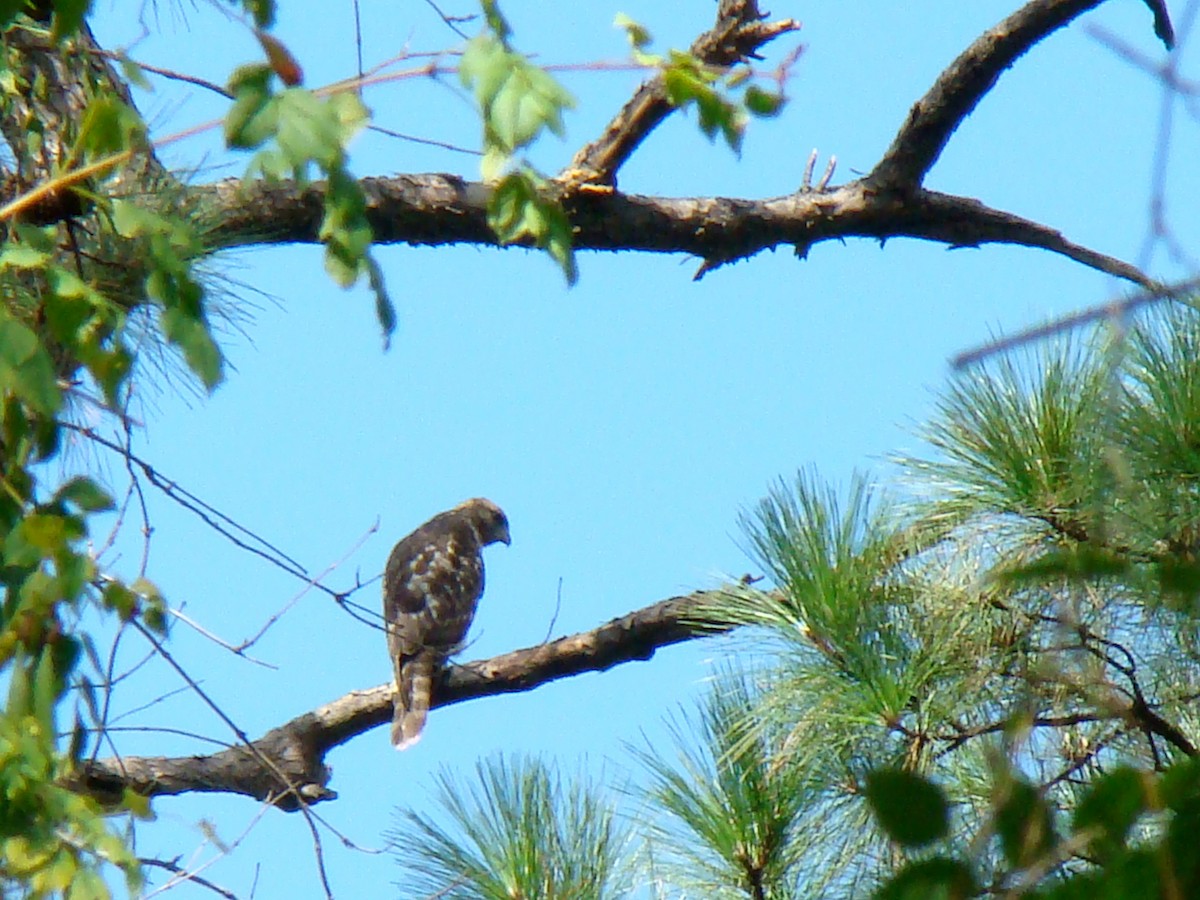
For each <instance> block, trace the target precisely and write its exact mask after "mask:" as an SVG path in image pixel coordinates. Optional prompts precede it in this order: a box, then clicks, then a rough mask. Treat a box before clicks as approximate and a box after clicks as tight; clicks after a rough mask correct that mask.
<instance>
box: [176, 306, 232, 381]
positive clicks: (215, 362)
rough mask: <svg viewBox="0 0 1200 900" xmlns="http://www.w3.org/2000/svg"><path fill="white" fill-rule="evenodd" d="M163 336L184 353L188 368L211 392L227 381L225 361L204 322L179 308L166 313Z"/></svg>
mask: <svg viewBox="0 0 1200 900" xmlns="http://www.w3.org/2000/svg"><path fill="white" fill-rule="evenodd" d="M161 321H162V328H163V334H165V335H166V336H167V339H168V340H169V341H171V343H173V344H176V345H177V346H178V347H179V349H180V350H182V351H183V358H184V359H185V360H186V361H187V364H188V368H189V369H191V370H192V371H193V372H195V373H196V375H197V376H198V377H199V378H200V381H201V382H203V384H204V386H205V387H206V388H208V389H209V390H210V391H211V390H212V389H213V388H215V387H216V386H217V385H218V384H220V383H221V381H222V380H223V379H224V378H225V372H224V368H225V360H224V357H222V355H221V350H220V348H219V347H218V346H217V343H216V341H214V340H213V336H212V333H211V332H210V331H209V330H208V326H207V324H206V323H205V322H204V321H203V319H202V318H198V317H197V316H195V315H193V314H191V313H190V312H186V311H184V310H182V309H180V308H178V307H173V308H169V309H165V310H163V313H162V319H161Z"/></svg>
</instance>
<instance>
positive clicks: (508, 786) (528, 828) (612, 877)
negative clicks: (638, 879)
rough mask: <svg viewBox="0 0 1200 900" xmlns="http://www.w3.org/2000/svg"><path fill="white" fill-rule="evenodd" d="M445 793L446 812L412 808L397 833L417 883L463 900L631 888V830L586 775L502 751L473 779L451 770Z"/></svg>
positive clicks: (588, 895)
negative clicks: (626, 878)
mask: <svg viewBox="0 0 1200 900" xmlns="http://www.w3.org/2000/svg"><path fill="white" fill-rule="evenodd" d="M436 793H437V797H436V805H437V806H438V807H440V815H437V816H434V815H426V814H424V813H418V812H414V811H408V812H405V813H404V814H402V815H401V817H400V821H399V822H398V824H397V827H396V829H395V831H394V832H393V833H392V835H391V836H390V841H391V842H392V843H393V845H394V846H396V847H398V848H400V849H402V851H403V852H400V853H398V855H397V858H398V860H399V862H400V863H401V864H402V865H403V866H404V867H405V868H406V869H408V874H409V875H410V876H411V878H412V882H411V883H412V884H413V885H414V888H415V889H416V890H420V891H424V892H425V893H426V894H428V895H429V896H436V897H446V898H457V900H536V898H550V897H555V898H563V900H604V898H608V897H614V898H615V897H620V896H623V893H622V892H621V891H620V890H619V880H620V876H621V867H620V864H621V861H622V858H623V856H624V853H625V849H626V847H625V844H626V840H625V832H624V829H623V828H622V826H621V824H620V823H619V822H618V821H617V819H616V815H615V808H614V804H613V803H612V802H611V801H609V800H606V799H605V798H604V797H602V796H601V795H600V794H599V792H598V791H597V790H596V789H595V788H593V787H592V786H591V785H590V783H589V782H588V781H586V780H585V779H573V780H572V779H566V780H564V779H563V778H562V777H561V776H560V775H559V774H558V772H557V771H556V770H555V769H554V768H553V767H551V766H550V765H548V764H546V763H544V762H541V761H539V760H536V759H508V758H504V757H497V758H492V759H488V760H484V761H482V762H480V763H479V764H478V766H477V767H476V771H475V778H474V779H473V780H472V781H471V782H470V783H464V782H463V781H462V780H461V779H459V778H457V777H456V776H454V775H453V774H452V773H450V772H448V771H444V772H443V773H442V774H441V776H440V777H439V779H438V784H437V792H436ZM418 896H420V894H419V895H418Z"/></svg>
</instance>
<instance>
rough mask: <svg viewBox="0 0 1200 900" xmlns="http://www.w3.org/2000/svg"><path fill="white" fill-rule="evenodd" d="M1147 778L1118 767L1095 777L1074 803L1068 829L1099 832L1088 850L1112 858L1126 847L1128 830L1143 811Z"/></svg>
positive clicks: (1137, 772)
mask: <svg viewBox="0 0 1200 900" xmlns="http://www.w3.org/2000/svg"><path fill="white" fill-rule="evenodd" d="M1147 777H1149V776H1147V775H1145V774H1143V773H1142V772H1139V771H1137V770H1136V769H1133V768H1131V767H1129V766H1121V767H1119V768H1117V769H1114V770H1113V771H1111V772H1108V773H1107V774H1105V775H1104V776H1102V777H1101V778H1099V779H1097V780H1096V782H1095V783H1094V784H1093V785H1092V786H1091V788H1090V789H1089V790H1088V792H1087V793H1086V794H1084V796H1083V798H1082V799H1081V800H1080V801H1079V805H1078V806H1076V808H1075V814H1074V816H1073V818H1072V822H1071V828H1072V830H1073V831H1076V832H1081V831H1090V830H1096V831H1098V834H1097V836H1096V837H1095V838H1094V839H1093V841H1092V843H1091V850H1092V853H1094V854H1095V855H1096V856H1097V857H1099V858H1100V859H1111V858H1112V857H1113V856H1115V855H1116V854H1117V853H1119V852H1120V851H1122V850H1124V849H1125V840H1126V838H1127V837H1128V836H1129V832H1130V830H1131V829H1132V828H1133V826H1134V824H1135V823H1136V822H1137V820H1138V817H1139V816H1141V814H1142V813H1143V812H1145V811H1146V783H1145V780H1146V778H1147Z"/></svg>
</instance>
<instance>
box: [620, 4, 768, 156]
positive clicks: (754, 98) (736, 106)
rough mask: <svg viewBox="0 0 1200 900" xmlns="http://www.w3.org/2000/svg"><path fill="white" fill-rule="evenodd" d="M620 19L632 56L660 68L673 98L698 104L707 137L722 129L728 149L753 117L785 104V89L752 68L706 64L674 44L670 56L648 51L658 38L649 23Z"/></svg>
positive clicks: (739, 145) (685, 105)
mask: <svg viewBox="0 0 1200 900" xmlns="http://www.w3.org/2000/svg"><path fill="white" fill-rule="evenodd" d="M616 25H617V27H618V28H622V29H624V30H625V34H626V37H628V38H629V44H630V46H631V47H632V48H633V58H634V60H635V61H637V62H638V63H639V64H640V65H643V66H647V67H649V68H653V69H658V70H659V71H660V73H661V75H662V80H663V87H664V88H665V89H666V92H667V97H668V99H669V100H670V101H671V103H672V104H674V105H675V106H678V107H680V108H689V107H693V106H694V107H695V108H696V112H697V116H698V119H699V125H700V131H701V132H703V134H704V136H705V137H707V138H708V139H709V140H713V139H715V138H716V136H717V134H718V133H719V134H720V135H721V137H722V138H723V139H724V140H725V143H726V144H727V145H728V146H729V149H731V150H733V151H734V152H740V151H741V149H742V138H743V137H744V136H745V133H746V124H747V122H748V121H749V119H750V117H756V118H769V117H771V116H776V115H778V114H779V112H780V110H782V109H783V103H784V98H783V95H782V94H781V93H779V92H773V91H768V90H766V89H764V88H763V87H762V86H760V85H758V84H755V83H753V82H752V81H750V76H751V74H752V73H751V72H750V70H749V69H748V68H745V67H738V68H735V69H726V68H717V67H714V66H708V65H705V64H704V62H703V61H701V60H699V59H697V58H696V57H695V56H694V55H693V54H691V53H685V52H683V51H680V50H671V51H670V52H669V53H667V55H666V56H660V55H657V54H653V53H648V52H646V48H647V47H648V46H650V44H651V42H652V41H653V40H654V38H653V36H652V35H651V34H650V32H649V31H648V30H646V28H645V27H643V26H642V25H639V24H638V23H637V22H635V21H634V20H633V19H631V18H629V16H627V15H625V14H623V13H622V14H620V15H618V16H617V19H616ZM739 92H740V98H739V97H738V93H739Z"/></svg>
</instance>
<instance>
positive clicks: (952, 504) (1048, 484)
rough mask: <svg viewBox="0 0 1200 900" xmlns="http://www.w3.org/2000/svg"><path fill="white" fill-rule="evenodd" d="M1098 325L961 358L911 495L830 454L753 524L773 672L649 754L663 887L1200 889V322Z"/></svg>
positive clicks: (724, 678)
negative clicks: (838, 480) (836, 473)
mask: <svg viewBox="0 0 1200 900" xmlns="http://www.w3.org/2000/svg"><path fill="white" fill-rule="evenodd" d="M1102 337H1103V338H1104V340H1105V341H1106V343H1105V344H1103V345H1101V346H1099V347H1098V348H1096V349H1088V348H1085V347H1083V346H1082V345H1081V343H1080V342H1079V341H1078V340H1063V341H1061V342H1059V343H1057V344H1050V345H1046V346H1042V347H1039V348H1036V349H1035V350H1033V351H1030V352H1029V353H1028V354H1027V356H1025V357H1024V358H1021V357H1005V358H1000V359H997V360H994V361H992V362H990V363H989V364H987V365H984V366H981V367H978V368H976V369H974V370H971V371H968V372H966V373H965V374H963V375H961V376H960V377H959V378H957V379H956V380H955V381H954V382H953V383H952V384H951V385H950V386H949V387H948V389H947V390H946V391H945V393H944V394H943V396H942V397H941V399H940V401H939V402H938V403H937V405H936V410H935V414H934V416H933V419H932V421H931V422H930V423H929V424H928V426H927V427H926V428H925V429H924V436H925V437H926V438H927V440H928V444H929V447H930V452H929V454H928V456H924V457H922V456H913V457H909V458H904V459H901V460H899V463H900V472H901V473H902V474H901V477H900V478H899V479H898V484H897V486H896V487H895V488H893V489H892V490H891V492H890V496H889V495H885V492H884V491H883V490H881V489H880V488H879V487H877V486H874V485H872V484H870V483H869V482H868V481H867V479H866V478H865V477H862V476H856V477H855V478H854V479H853V480H852V481H851V484H850V486H849V488H848V490H846V491H845V492H839V491H838V490H836V489H835V488H834V487H832V486H829V485H826V484H824V483H822V482H821V481H820V479H819V478H818V477H817V476H816V475H815V474H814V473H812V472H810V471H805V472H801V473H800V474H799V475H798V476H797V477H796V478H795V479H794V481H791V482H780V483H779V484H777V485H776V486H775V487H774V488H773V489H772V490H771V492H770V493H769V494H768V496H767V497H766V498H765V499H764V500H763V501H762V502H761V503H760V504H759V505H758V506H757V507H756V508H755V509H753V510H752V511H750V512H749V513H748V514H747V515H746V516H745V518H744V522H743V525H744V530H745V534H746V537H747V543H748V546H749V549H750V551H751V553H752V554H753V555H754V556H755V558H756V559H757V560H758V562H759V563H760V564H761V565H762V567H763V570H764V571H765V573H766V574H767V577H768V579H769V582H770V584H769V585H767V586H765V587H763V588H761V589H760V587H759V586H752V585H749V584H745V583H739V584H736V585H732V586H730V587H729V588H728V589H727V590H725V591H723V592H721V594H720V596H719V599H717V600H714V601H713V602H712V604H711V608H709V609H707V610H706V611H705V617H706V618H718V619H721V620H723V621H727V622H735V623H737V624H739V625H744V626H752V627H751V628H749V629H746V630H744V631H743V635H746V634H749V635H754V638H752V639H751V640H755V641H757V643H755V644H754V645H753V650H754V652H753V653H750V654H746V658H747V659H756V660H759V661H762V665H760V666H757V667H755V668H747V669H745V670H741V671H738V672H736V673H735V672H725V673H724V674H723V675H721V676H720V677H718V678H717V679H716V680H715V682H714V685H713V688H712V691H711V693H710V695H709V697H708V699H707V701H706V702H705V704H704V705H703V706H702V707H701V708H700V709H699V710H698V711H697V712H695V713H693V714H691V715H686V716H682V717H681V718H680V719H679V720H677V721H676V722H675V724H674V727H673V734H674V738H675V741H674V747H672V748H663V747H654V748H650V747H646V748H640V749H636V750H635V751H634V756H635V758H636V760H637V762H638V763H639V764H640V766H641V774H640V775H637V776H634V783H636V784H638V785H639V787H638V791H637V793H638V796H639V797H641V798H643V801H642V802H641V803H639V804H636V809H635V810H634V811H633V812H632V813H631V815H632V817H633V818H632V821H633V822H634V823H635V824H636V826H637V828H638V830H639V832H640V834H641V838H642V841H643V850H642V852H641V853H640V854H639V859H640V860H641V862H642V864H643V865H642V867H641V869H640V870H639V871H640V875H639V876H638V877H639V878H640V881H641V884H642V891H643V892H644V891H650V892H651V893H652V894H653V895H655V896H659V897H681V898H682V897H699V896H703V897H714V898H726V897H728V898H737V897H748V898H793V897H811V896H834V897H838V896H867V895H870V894H872V893H877V894H878V895H879V896H881V897H890V898H908V897H912V898H915V897H968V896H980V895H983V894H986V893H998V894H1000V895H1004V896H1014V897H1017V896H1039V897H1082V896H1088V897H1091V896H1106V897H1127V896H1134V895H1136V896H1146V897H1184V896H1192V895H1194V894H1195V893H1196V892H1197V890H1200V853H1197V851H1196V849H1195V848H1194V841H1192V840H1189V839H1187V838H1185V837H1184V835H1187V834H1192V833H1193V831H1192V829H1194V827H1195V825H1196V824H1197V822H1198V821H1200V820H1198V819H1197V817H1198V816H1200V812H1198V810H1200V762H1197V734H1198V731H1200V721H1198V718H1197V716H1196V713H1195V711H1194V698H1195V697H1197V696H1200V652H1198V648H1197V641H1196V628H1195V622H1196V619H1195V616H1196V605H1197V598H1198V596H1200V565H1198V563H1197V549H1198V546H1200V544H1198V541H1200V516H1198V515H1197V513H1198V512H1200V509H1198V507H1197V504H1198V503H1200V481H1198V479H1197V476H1198V475H1200V315H1198V314H1197V313H1196V312H1194V311H1193V310H1191V309H1190V308H1186V307H1180V308H1178V309H1176V310H1174V311H1170V312H1167V313H1160V314H1158V315H1156V316H1152V317H1148V318H1147V319H1146V320H1145V321H1143V322H1141V323H1139V324H1138V325H1137V327H1135V328H1132V329H1131V330H1130V331H1129V332H1128V333H1127V334H1126V333H1120V334H1117V335H1115V337H1113V336H1110V335H1108V334H1107V333H1105V334H1104V335H1102ZM741 640H743V641H745V640H748V638H746V637H745V636H743V637H742V638H741ZM502 774H503V773H502V772H499V771H490V777H493V778H494V777H498V776H500V775H502ZM509 774H510V775H511V774H512V773H509ZM490 783H491V784H492V787H491V788H490V791H491V792H492V793H498V794H500V795H501V796H503V791H502V790H501V788H500V786H499V785H498V784H496V783H495V782H494V781H493V782H490ZM519 783H520V781H519V780H518V781H516V782H513V784H519ZM469 796H470V797H475V798H476V799H483V800H486V799H487V798H486V797H483V798H480V797H479V795H477V794H470V795H469ZM457 802H458V803H459V804H460V805H459V807H457V808H458V810H459V812H458V814H457V815H456V816H455V817H454V818H456V819H457V820H459V821H460V823H465V822H468V821H472V817H474V820H476V821H477V820H478V810H477V809H476V808H475V807H471V806H463V805H462V803H463V801H462V800H459V801H457ZM502 806H503V804H502ZM468 810H469V812H468ZM411 821H413V822H419V821H421V820H419V818H412V819H411ZM421 827H423V828H428V827H429V826H428V824H427V823H425V824H423V825H421ZM476 827H478V826H476ZM463 832H464V834H466V835H468V837H469V843H472V844H474V845H481V844H482V843H483V842H484V838H483V837H482V835H477V834H472V833H471V832H470V831H468V830H466V829H464V830H463ZM426 833H430V832H426ZM523 833H524V832H523V831H522V830H521V829H520V828H507V829H493V830H492V831H490V832H488V838H487V839H488V840H497V841H501V842H503V841H504V840H507V841H508V842H510V843H511V842H512V841H513V840H514V839H515V838H516V837H518V836H519V835H521V834H523ZM437 834H438V835H439V840H441V841H443V843H441V844H439V845H438V848H439V849H438V856H437V858H438V859H439V860H442V861H443V862H444V863H445V867H444V868H443V869H442V870H440V871H439V874H438V878H435V879H432V880H430V881H428V882H426V884H427V886H428V887H430V889H431V890H432V889H433V888H435V887H438V888H440V889H446V885H447V884H451V883H452V881H453V878H454V877H455V876H454V873H455V872H459V873H460V875H459V877H462V876H461V873H462V872H465V871H468V869H467V868H462V867H460V868H456V867H455V864H454V862H453V855H452V854H449V853H448V852H447V850H446V848H447V847H450V846H455V845H457V844H456V842H458V841H461V837H459V838H454V837H451V836H450V835H449V834H448V833H447V832H437ZM493 846H495V845H493ZM427 849H428V848H423V850H422V852H425V851H426V850H427ZM438 879H440V880H438ZM543 880H544V879H543ZM1131 892H1132V893H1131ZM643 895H644V894H643V893H637V892H632V893H629V894H627V895H626V896H643ZM463 896H468V895H466V894H464V895H463ZM469 896H492V895H491V894H486V895H485V894H482V893H481V894H470V895H469ZM496 896H499V895H496ZM505 896H517V895H516V894H508V895H505ZM520 896H532V895H527V894H521V895H520ZM539 896H551V895H549V894H541V895H539ZM591 896H602V894H599V893H596V894H592V895H591ZM604 896H607V895H604Z"/></svg>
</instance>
